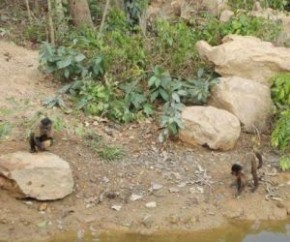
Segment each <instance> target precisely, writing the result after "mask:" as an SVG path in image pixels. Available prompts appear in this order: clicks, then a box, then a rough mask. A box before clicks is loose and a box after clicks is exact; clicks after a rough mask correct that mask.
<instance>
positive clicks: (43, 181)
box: [0, 151, 74, 200]
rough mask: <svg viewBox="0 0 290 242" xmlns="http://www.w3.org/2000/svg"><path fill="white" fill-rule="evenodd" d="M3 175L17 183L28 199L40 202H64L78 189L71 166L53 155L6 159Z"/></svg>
mask: <svg viewBox="0 0 290 242" xmlns="http://www.w3.org/2000/svg"><path fill="white" fill-rule="evenodd" d="M0 175H2V176H4V177H5V178H7V179H10V180H12V181H13V182H15V183H16V184H17V186H18V187H19V189H20V190H21V192H22V193H23V194H24V196H25V197H29V198H35V199H37V200H56V199H61V198H64V197H65V196H67V195H69V194H70V193H72V191H73V187H74V182H73V176H72V171H71V168H70V166H69V164H68V163H67V162H66V161H65V160H63V159H61V158H60V157H59V156H57V155H54V154H52V153H49V152H43V153H33V154H31V153H28V152H21V151H19V152H16V153H10V154H6V155H2V156H0Z"/></svg>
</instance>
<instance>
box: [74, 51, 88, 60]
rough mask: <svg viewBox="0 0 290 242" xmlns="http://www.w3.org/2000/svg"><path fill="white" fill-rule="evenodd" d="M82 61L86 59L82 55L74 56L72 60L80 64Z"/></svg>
mask: <svg viewBox="0 0 290 242" xmlns="http://www.w3.org/2000/svg"><path fill="white" fill-rule="evenodd" d="M84 59H86V57H85V55H83V54H81V53H80V54H78V55H76V56H75V58H74V60H75V61H76V62H81V61H83V60H84Z"/></svg>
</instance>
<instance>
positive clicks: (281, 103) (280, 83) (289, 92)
mask: <svg viewBox="0 0 290 242" xmlns="http://www.w3.org/2000/svg"><path fill="white" fill-rule="evenodd" d="M271 90H272V99H273V101H274V103H275V105H276V106H277V107H278V108H279V109H280V110H283V109H287V108H288V109H289V108H290V73H281V74H278V75H276V76H275V77H274V78H273V85H272V89H271Z"/></svg>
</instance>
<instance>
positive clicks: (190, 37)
mask: <svg viewBox="0 0 290 242" xmlns="http://www.w3.org/2000/svg"><path fill="white" fill-rule="evenodd" d="M155 32H156V33H157V37H156V39H155V40H154V42H153V46H152V48H151V49H150V55H151V60H152V61H153V63H152V64H153V65H154V66H156V65H160V64H161V63H162V66H163V67H164V68H166V69H167V70H170V72H171V73H172V74H173V75H175V76H183V77H184V76H187V75H189V74H190V73H192V69H193V68H194V66H195V62H196V60H197V59H198V55H197V51H196V48H195V43H196V42H197V40H198V35H197V32H196V31H195V29H194V28H192V27H191V26H188V25H187V24H186V23H184V22H177V23H170V22H168V21H165V20H159V21H157V22H156V24H155Z"/></svg>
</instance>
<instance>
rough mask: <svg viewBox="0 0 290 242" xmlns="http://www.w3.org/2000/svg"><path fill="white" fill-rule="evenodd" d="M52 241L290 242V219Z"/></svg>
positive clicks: (109, 234)
mask: <svg viewBox="0 0 290 242" xmlns="http://www.w3.org/2000/svg"><path fill="white" fill-rule="evenodd" d="M50 241H51V242H52V241H53V242H64V241H66V242H69V241H77V242H81V241H82V242H290V220H289V221H284V222H275V223H269V222H267V223H254V224H253V223H249V222H239V223H236V222H235V223H232V224H230V225H229V226H227V227H224V228H221V229H212V230H208V231H202V232H192V233H180V234H178V233H173V234H169V233H167V234H160V235H155V236H147V235H138V234H125V233H105V234H101V235H99V236H98V237H93V236H90V235H86V236H85V237H84V238H82V239H80V238H79V240H78V239H77V238H76V234H75V235H73V234H69V235H68V236H67V235H62V236H61V238H60V237H59V238H54V239H52V240H50Z"/></svg>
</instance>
